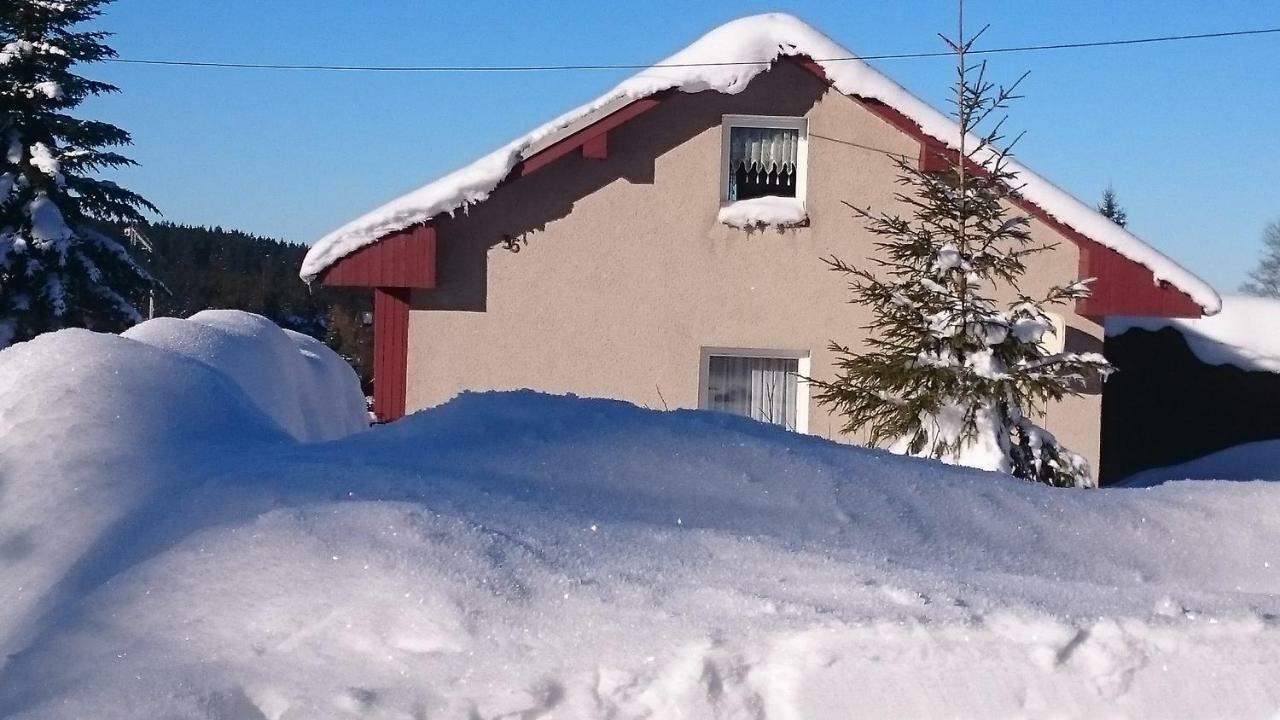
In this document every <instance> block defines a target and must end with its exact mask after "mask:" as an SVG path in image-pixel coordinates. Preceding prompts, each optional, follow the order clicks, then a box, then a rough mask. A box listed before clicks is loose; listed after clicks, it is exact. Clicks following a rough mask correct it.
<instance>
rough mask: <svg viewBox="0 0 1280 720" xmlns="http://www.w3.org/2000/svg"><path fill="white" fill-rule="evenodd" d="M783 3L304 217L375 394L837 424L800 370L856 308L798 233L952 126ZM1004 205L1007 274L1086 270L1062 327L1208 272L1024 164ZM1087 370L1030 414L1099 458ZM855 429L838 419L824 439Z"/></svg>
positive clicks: (1144, 311)
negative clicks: (493, 393) (1018, 190)
mask: <svg viewBox="0 0 1280 720" xmlns="http://www.w3.org/2000/svg"><path fill="white" fill-rule="evenodd" d="M852 56H853V53H852V52H850V51H849V50H847V49H845V48H843V47H840V46H839V45H838V44H836V43H835V42H833V41H832V40H830V39H829V38H827V37H826V36H824V35H823V34H821V33H820V32H818V31H817V30H815V29H814V28H812V27H810V26H808V25H806V24H805V23H803V22H801V21H800V20H797V19H796V18H793V17H791V16H787V15H780V14H771V15H761V16H756V17H749V18H744V19H741V20H737V21H734V22H730V23H728V24H726V25H723V26H721V27H719V28H716V29H715V30H713V31H711V32H710V33H708V34H707V35H705V36H704V37H702V38H701V39H699V40H698V41H696V42H695V43H693V44H692V45H690V46H689V47H687V48H685V49H684V50H682V51H680V52H679V53H677V54H675V55H674V56H672V57H670V58H668V59H667V60H665V61H663V62H661V63H658V64H657V65H655V66H654V67H652V68H650V69H648V70H645V71H643V72H640V73H639V74H637V75H635V76H634V77H632V78H630V79H628V80H626V81H624V82H623V83H621V84H620V85H618V86H617V87H615V88H614V89H612V90H610V91H609V92H607V93H605V94H604V95H603V96H601V97H600V98H599V99H597V100H595V101H593V102H591V103H588V104H587V105H584V106H582V107H579V108H576V109H574V110H572V111H570V112H568V113H566V114H565V115H563V116H561V117H559V118H557V119H555V120H553V121H551V122H549V123H547V124H545V125H543V126H541V127H539V128H536V129H535V130H533V131H532V132H530V133H529V134H527V135H525V136H524V137H521V138H519V139H517V140H515V141H514V142H512V143H510V144H508V145H506V146H504V147H502V148H499V149H498V150H497V151H495V152H493V153H492V154H490V155H488V156H485V157H482V158H480V159H479V160H477V161H476V162H474V163H473V164H471V165H468V166H466V167H464V168H462V169H460V170H458V171H456V172H454V173H452V174H449V175H446V176H445V177H442V178H440V179H438V180H436V181H435V182H432V183H430V184H428V185H426V186H424V187H422V188H420V189H419V190H416V191H414V192H412V193H410V194H408V195H406V196H404V197H401V198H398V199H396V200H393V201H391V202H390V203H388V204H386V205H385V206H383V207H381V208H378V209H376V210H374V211H373V212H371V213H369V214H367V215H365V216H364V217H361V218H358V219H356V220H354V221H352V222H350V223H348V224H347V225H345V226H343V227H341V228H339V229H337V230H335V231H334V232H332V233H331V234H329V235H328V236H326V237H324V238H323V239H321V240H320V241H319V242H317V243H316V244H315V246H314V247H313V248H312V249H311V251H310V253H309V254H308V255H307V258H306V261H305V263H304V265H303V267H302V272H301V275H302V277H303V278H304V279H305V280H307V281H309V282H320V283H323V284H326V285H336V286H363V287H370V288H373V290H374V293H375V316H376V319H375V331H376V340H375V345H376V348H375V378H376V380H375V385H376V387H375V409H376V412H377V414H378V415H379V416H380V417H381V418H383V419H393V418H396V417H399V416H401V415H402V414H404V413H405V411H406V410H414V409H418V408H423V407H429V406H434V405H436V404H439V403H441V402H444V401H445V400H447V399H449V398H450V397H452V396H453V395H455V394H456V393H458V392H459V391H462V390H466V389H478V388H524V387H529V388H534V389H540V390H546V391H552V392H571V393H577V394H581V395H589V396H604V397H614V398H621V399H624V400H629V401H631V402H634V403H637V404H641V405H647V406H649V407H656V408H677V407H688V408H695V407H698V408H707V409H714V410H722V411H728V412H735V413H740V414H744V415H751V416H754V417H756V418H758V419H762V420H766V421H770V422H776V423H779V424H784V425H787V426H788V427H791V428H794V429H796V430H799V431H803V432H809V433H814V434H819V435H823V436H829V437H839V436H840V432H839V428H840V426H841V422H840V419H839V418H838V417H832V416H831V415H830V414H829V413H828V412H827V411H826V410H825V409H824V408H823V407H821V406H818V405H817V404H816V403H815V402H813V400H812V399H811V398H810V394H809V392H808V389H807V387H806V385H805V383H804V382H802V381H801V380H799V378H800V377H804V376H809V377H817V378H825V377H829V376H830V375H831V373H832V367H831V362H832V355H831V353H830V352H829V351H828V349H827V346H828V343H829V342H830V341H831V340H833V339H834V340H838V341H840V342H842V343H846V344H851V345H853V346H855V347H856V346H857V344H858V342H859V338H860V336H863V335H865V331H864V330H863V329H862V328H863V326H865V325H866V322H867V320H868V317H869V313H868V311H867V309H866V308H863V307H858V306H854V305H850V304H848V303H847V295H846V291H845V287H844V283H843V281H842V280H841V279H840V278H839V277H837V276H835V275H834V274H832V273H829V272H827V270H826V266H825V265H824V264H823V263H822V262H821V260H820V258H822V257H824V256H830V255H833V254H834V255H838V256H840V257H841V258H843V259H846V260H849V261H854V262H856V261H858V260H860V259H863V258H866V257H867V256H869V255H871V254H872V253H874V252H875V250H874V247H873V245H872V236H871V235H870V234H869V233H867V232H866V231H865V229H864V225H863V221H862V220H860V219H859V218H857V217H855V216H854V215H853V213H852V212H850V210H849V208H848V207H847V206H846V205H845V203H846V202H847V203H851V204H854V205H857V206H861V207H871V208H874V209H890V208H891V207H892V206H893V205H894V203H895V202H896V201H895V199H894V193H895V191H896V190H897V189H898V187H897V186H896V185H895V179H896V175H897V170H896V168H895V167H894V165H893V158H894V156H906V157H908V158H911V159H913V160H916V161H918V162H920V163H923V164H925V165H926V166H932V167H938V168H939V169H940V170H941V169H944V168H945V167H947V165H948V153H950V152H952V150H951V148H953V147H954V146H955V145H956V144H957V142H956V141H957V134H958V130H957V126H956V124H955V123H954V122H953V121H952V120H951V119H950V118H948V117H947V116H945V115H944V114H942V113H940V112H939V111H937V110H935V109H934V108H932V107H930V106H928V105H927V104H925V103H924V102H923V101H921V100H919V99H917V98H916V97H914V96H912V95H911V94H909V93H908V92H906V91H905V90H904V89H902V88H901V87H900V86H898V85H897V84H895V83H894V82H893V81H892V80H890V79H888V78H887V77H885V76H884V75H882V74H881V73H879V72H878V71H877V70H875V69H873V68H872V67H870V66H869V65H867V64H865V63H864V62H862V61H860V60H857V59H853V58H852ZM1020 170H1021V172H1020V180H1021V181H1022V182H1024V183H1025V187H1024V189H1023V191H1022V200H1021V202H1020V203H1019V204H1020V206H1021V209H1022V211H1023V212H1025V213H1026V214H1028V215H1030V216H1031V217H1032V218H1033V224H1032V233H1033V237H1034V238H1035V239H1037V240H1041V241H1049V242H1055V243H1057V244H1058V248H1057V249H1056V250H1055V251H1054V252H1053V253H1048V254H1045V255H1042V256H1040V257H1038V258H1037V259H1036V260H1035V261H1034V262H1033V264H1032V267H1031V268H1030V271H1029V273H1028V275H1027V277H1026V281H1027V287H1025V289H1026V290H1028V291H1032V292H1034V291H1036V290H1038V289H1043V288H1044V287H1047V286H1048V285H1049V284H1051V283H1063V282H1066V281H1069V280H1072V279H1075V278H1077V277H1082V276H1083V277H1096V278H1097V280H1096V282H1095V283H1094V285H1093V288H1094V294H1093V296H1092V297H1091V298H1089V299H1088V300H1086V301H1083V302H1080V303H1079V304H1078V305H1077V306H1076V307H1074V308H1067V309H1064V310H1063V313H1062V315H1063V317H1062V318H1061V321H1062V327H1063V332H1062V333H1061V334H1060V335H1059V342H1061V343H1063V344H1064V346H1065V347H1066V348H1069V349H1081V350H1087V349H1100V348H1101V347H1102V341H1103V329H1102V322H1103V320H1104V318H1106V317H1107V316H1112V315H1146V316H1167V317H1199V316H1200V315H1202V314H1212V313H1214V312H1216V311H1217V309H1218V303H1219V299H1218V296H1217V295H1216V294H1215V293H1214V291H1213V290H1212V289H1211V288H1210V287H1209V286H1207V285H1206V284H1205V283H1204V282H1202V281H1201V280H1199V279H1198V278H1196V277H1195V276H1194V275H1192V274H1191V273H1189V272H1188V271H1186V270H1184V269H1183V268H1181V267H1179V266H1178V265H1177V264H1176V263H1174V262H1172V261H1171V260H1169V259H1168V258H1166V257H1165V256H1163V255H1162V254H1160V253H1159V252H1158V251H1157V250H1155V249H1154V248H1152V247H1151V246H1149V245H1147V244H1145V243H1144V242H1143V241H1141V240H1139V239H1138V238H1136V237H1134V236H1133V235H1131V234H1129V233H1128V232H1126V231H1125V230H1124V229H1122V228H1120V227H1117V226H1116V225H1114V224H1113V223H1111V222H1110V221H1109V220H1107V219H1106V218H1104V217H1102V216H1100V215H1098V214H1097V213H1096V212H1094V210H1093V209H1092V208H1090V207H1089V206H1087V205H1085V204H1083V203H1081V202H1080V201H1078V200H1076V199H1075V198H1073V197H1071V196H1070V195H1068V194H1067V193H1065V192H1063V191H1062V190H1060V189H1058V188H1056V187H1055V186H1053V185H1052V184H1051V183H1049V182H1048V181H1046V180H1044V179H1043V178H1041V177H1039V176H1038V175H1036V174H1035V173H1033V172H1031V171H1030V170H1027V169H1025V168H1021V169H1020ZM1100 406H1101V398H1100V397H1099V395H1098V391H1097V389H1096V388H1094V389H1091V390H1090V394H1087V395H1086V396H1085V397H1082V398H1070V399H1068V400H1066V401H1064V402H1062V403H1060V404H1059V405H1057V406H1055V407H1051V408H1048V410H1047V417H1046V418H1045V423H1046V425H1047V427H1048V429H1050V430H1051V431H1053V432H1055V433H1057V434H1058V435H1060V436H1061V437H1062V438H1063V440H1064V441H1066V442H1067V443H1068V444H1069V445H1070V446H1071V447H1073V448H1074V449H1076V450H1078V451H1080V452H1081V453H1082V454H1084V455H1085V456H1086V457H1088V458H1090V459H1091V460H1093V461H1096V459H1097V457H1098V447H1099V427H1100V417H1099V416H1100ZM846 439H848V440H853V441H856V440H857V439H858V438H846Z"/></svg>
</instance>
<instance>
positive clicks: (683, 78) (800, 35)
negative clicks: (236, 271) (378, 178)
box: [300, 13, 1219, 314]
mask: <svg viewBox="0 0 1280 720" xmlns="http://www.w3.org/2000/svg"><path fill="white" fill-rule="evenodd" d="M853 55H854V54H853V52H852V51H850V50H848V49H846V48H844V47H842V46H840V45H839V44H838V43H836V42H835V41H833V40H832V39H831V38H829V37H827V36H826V35H824V34H822V33H821V32H819V31H818V30H816V29H814V28H813V27H811V26H809V25H807V24H806V23H804V22H803V21H801V20H799V19H798V18H795V17H793V16H791V15H786V14H783V13H768V14H764V15H754V16H751V17H745V18H741V19H739V20H734V21H732V22H729V23H726V24H724V25H721V26H720V27H718V28H716V29H714V30H712V31H711V32H709V33H707V34H706V35H704V36H702V37H701V38H699V39H698V40H697V41H695V42H694V43H693V44H692V45H689V46H688V47H686V48H685V49H683V50H681V51H680V52H677V53H676V54H675V55H672V56H671V57H669V58H667V59H666V60H663V61H661V62H659V63H658V64H656V65H654V66H653V67H650V68H648V69H646V70H642V71H641V72H639V73H637V74H636V75H634V76H632V77H630V78H628V79H627V80H624V81H623V82H622V83H620V84H619V85H618V86H617V87H615V88H613V89H612V90H610V91H609V92H607V93H605V94H604V95H601V96H600V97H599V98H597V99H595V100H593V101H591V102H589V103H587V104H585V105H582V106H580V107H577V108H575V109H573V110H570V111H569V112H567V113H565V114H563V115H561V116H560V117H558V118H556V119H554V120H552V121H551V122H549V123H546V124H544V125H542V126H540V127H538V128H536V129H534V130H533V131H532V132H530V133H528V134H526V135H524V136H523V137H520V138H517V139H516V140H513V141H512V142H510V143H507V144H506V145H504V146H502V147H501V148H499V149H497V150H495V151H494V152H492V153H490V154H488V155H486V156H484V157H482V158H480V159H479V160H477V161H475V162H474V163H471V164H470V165H467V166H465V167H463V168H460V169H458V170H455V171H454V172H452V173H449V174H448V175H445V176H444V177H442V178H440V179H438V180H436V181H434V182H431V183H429V184H427V185H424V186H423V187H421V188H419V189H417V190H415V191H413V192H411V193H409V194H407V195H404V196H402V197H399V198H396V199H395V200H392V201H391V202H389V203H387V204H385V205H383V206H382V207H380V208H377V209H376V210H373V211H372V212H369V213H367V214H365V215H362V216H361V217H359V218H356V219H355V220H352V221H351V222H349V223H347V224H346V225H343V226H342V227H340V228H338V229H337V230H334V231H333V232H331V233H329V234H328V235H326V236H324V237H323V238H321V239H320V240H319V241H317V242H316V243H315V245H313V246H312V248H311V250H310V252H308V253H307V256H306V259H305V260H303V263H302V271H301V273H300V274H301V276H302V278H303V279H304V280H306V281H308V282H310V281H312V280H314V279H316V277H318V276H319V275H320V273H321V272H323V271H324V270H325V269H326V268H328V267H329V266H330V265H332V264H333V263H335V262H337V261H338V260H340V259H342V258H343V257H346V256H347V255H350V254H351V253H353V252H355V251H356V250H359V249H360V248H362V247H365V246H366V245H371V244H373V243H375V242H377V241H378V240H379V239H380V238H382V237H384V236H386V235H387V234H389V233H392V232H396V231H398V230H403V229H405V228H408V227H410V226H413V225H416V224H419V223H422V222H426V221H427V220H430V219H431V218H433V217H435V216H436V215H439V214H441V213H453V212H455V211H457V210H459V209H461V208H463V207H465V206H467V205H471V204H474V203H478V202H481V201H483V200H485V199H486V198H488V197H489V194H490V193H491V192H492V191H493V190H494V188H496V187H497V186H498V184H499V183H501V182H502V180H503V179H505V178H506V177H507V175H508V174H509V173H510V172H511V170H512V169H513V168H514V167H515V166H516V164H517V163H519V162H520V161H521V160H522V159H524V158H527V157H530V156H532V155H533V154H534V153H536V152H537V151H538V150H539V149H541V148H543V147H546V146H547V145H548V144H550V143H551V142H554V141H555V140H556V139H559V138H560V137H563V136H564V134H566V131H572V130H576V129H578V128H580V127H582V126H583V125H584V124H585V122H584V121H589V120H591V119H593V118H595V117H597V116H600V115H603V114H606V113H607V112H611V111H612V110H614V109H617V108H619V107H622V106H623V105H625V104H627V103H628V102H631V101H634V100H639V99H641V98H645V97H649V96H651V95H654V94H656V93H659V92H663V91H666V90H678V91H680V92H687V93H696V92H702V91H706V90H714V91H716V92H721V93H725V94H735V93H739V92H742V90H744V89H745V88H746V87H747V85H748V83H750V82H751V80H752V79H754V78H755V77H756V76H757V75H759V74H760V73H762V72H764V71H765V70H767V69H768V68H769V67H770V64H771V63H773V62H774V61H775V60H777V59H779V58H782V57H796V56H805V57H808V58H810V59H812V60H813V61H815V62H816V63H817V64H818V65H819V66H820V67H821V68H822V69H823V71H824V72H825V73H826V75H827V78H828V79H829V80H830V81H831V84H832V86H833V87H835V89H836V90H838V91H839V92H841V93H844V94H846V95H856V96H858V97H862V98H867V99H872V100H878V101H880V102H883V103H885V104H886V105H889V106H890V107H892V108H894V109H895V110H897V111H898V112H900V113H902V114H903V115H905V116H907V117H908V118H910V119H911V120H913V121H915V122H916V123H918V124H919V125H920V128H921V130H923V132H924V133H925V134H927V135H929V136H932V137H934V138H936V139H937V140H939V141H941V142H943V143H945V144H947V145H949V146H951V147H957V146H958V145H959V142H958V141H959V135H960V130H959V126H958V125H957V123H956V122H955V120H953V119H952V118H950V117H948V116H947V115H944V114H943V113H941V112H939V111H937V110H935V109H934V108H933V107H931V106H929V105H928V104H927V103H925V102H924V101H923V100H921V99H919V98H917V97H916V96H914V95H912V94H911V93H909V92H907V91H906V90H905V89H903V88H902V87H901V86H900V85H898V84H897V83H895V82H894V81H892V80H890V79H889V78H888V77H886V76H885V75H883V74H881V73H880V71H878V70H876V69H875V68H873V67H871V66H870V65H868V64H867V63H865V62H863V61H862V60H859V59H857V58H855V57H854V56H853ZM716 63H720V64H716ZM1011 169H1013V170H1014V171H1016V172H1017V173H1018V178H1019V180H1020V181H1021V182H1022V183H1024V187H1023V189H1022V194H1023V196H1024V197H1025V198H1026V199H1027V200H1029V201H1031V202H1033V203H1035V204H1036V205H1038V206H1039V207H1040V208H1041V209H1043V210H1044V211H1045V212H1047V213H1048V214H1050V215H1052V216H1053V217H1054V218H1056V219H1057V220H1059V221H1061V222H1063V223H1065V224H1066V225H1068V226H1070V227H1072V228H1073V229H1075V230H1076V231H1078V232H1080V233H1081V234H1083V235H1084V236H1086V237H1088V238H1090V239H1092V240H1094V241H1096V242H1098V243H1100V244H1102V245H1104V246H1106V247H1109V248H1111V249H1112V250H1115V251H1116V252H1118V253H1120V254H1121V255H1123V256H1124V257H1126V258H1129V259H1130V260H1133V261H1134V262H1137V263H1139V264H1141V265H1143V266H1145V267H1147V268H1148V269H1150V270H1151V271H1152V273H1153V274H1154V276H1155V278H1156V280H1162V281H1165V282H1168V283H1170V284H1171V285H1173V286H1174V287H1176V288H1178V289H1179V290H1181V291H1183V292H1185V293H1186V294H1187V295H1188V296H1190V297H1191V299H1192V300H1194V301H1195V302H1196V304H1198V305H1200V306H1201V307H1202V308H1204V310H1205V312H1206V313H1209V314H1212V313H1215V312H1217V310H1218V308H1219V298H1218V295H1217V293H1216V292H1214V290H1213V288H1211V287H1209V285H1208V284H1206V283H1205V282H1204V281H1203V280H1201V279H1200V278H1198V277H1196V276H1195V275H1193V274H1192V273H1191V272H1189V271H1188V270H1186V269H1185V268H1183V267H1182V266H1180V265H1178V264H1177V263H1176V262H1174V261H1173V260H1171V259H1170V258H1168V257H1166V256H1164V255H1163V254H1161V253H1160V252H1159V251H1157V250H1156V249H1155V248H1153V247H1151V246H1150V245H1147V244H1146V243H1145V242H1143V241H1142V240H1140V239H1138V238H1137V237H1135V236H1134V235H1132V234H1131V233H1129V232H1128V231H1126V230H1125V229H1124V228H1121V227H1119V226H1118V225H1116V224H1115V223H1113V222H1111V221H1110V220H1109V219H1107V218H1106V217H1104V216H1102V215H1100V214H1098V212H1097V211H1096V210H1094V208H1092V207H1090V206H1089V205H1087V204H1085V203H1083V202H1081V201H1079V200H1077V199H1076V198H1074V197H1072V196H1071V195H1070V194H1069V193H1067V192H1065V191H1063V190H1061V189H1060V188H1058V187H1057V186H1055V185H1053V183H1051V182H1049V181H1048V180H1045V179H1044V178H1042V177H1040V176H1039V175H1036V174H1035V173H1033V172H1031V171H1030V170H1028V169H1027V168H1025V167H1023V166H1021V165H1018V164H1016V163H1014V164H1012V165H1011Z"/></svg>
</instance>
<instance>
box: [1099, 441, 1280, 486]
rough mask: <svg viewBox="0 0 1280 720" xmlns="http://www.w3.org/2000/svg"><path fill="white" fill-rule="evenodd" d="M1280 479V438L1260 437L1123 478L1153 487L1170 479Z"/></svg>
mask: <svg viewBox="0 0 1280 720" xmlns="http://www.w3.org/2000/svg"><path fill="white" fill-rule="evenodd" d="M1187 479H1191V480H1280V440H1260V441H1258V442H1252V443H1245V444H1244V445H1237V446H1235V447H1230V448H1227V449H1226V450H1219V451H1218V452H1215V453H1212V454H1209V455H1205V456H1204V457H1200V458H1196V459H1195V460H1189V461H1187V462H1185V463H1182V464H1179V465H1171V466H1169V467H1162V468H1154V469H1152V470H1147V471H1145V472H1141V473H1138V474H1137V475H1134V476H1133V477H1130V478H1128V479H1127V480H1125V481H1124V483H1123V484H1124V485H1125V486H1126V487H1153V486H1155V485H1159V484H1161V483H1165V482H1169V481H1171V480H1187Z"/></svg>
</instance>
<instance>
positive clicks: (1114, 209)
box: [1098, 185, 1129, 227]
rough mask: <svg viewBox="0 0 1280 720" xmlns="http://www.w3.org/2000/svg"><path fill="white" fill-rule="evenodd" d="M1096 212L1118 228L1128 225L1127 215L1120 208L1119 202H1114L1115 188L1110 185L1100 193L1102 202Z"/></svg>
mask: <svg viewBox="0 0 1280 720" xmlns="http://www.w3.org/2000/svg"><path fill="white" fill-rule="evenodd" d="M1098 212H1099V213H1101V214H1102V215H1103V216H1105V217H1107V218H1109V219H1110V220H1111V222H1113V223H1115V224H1117V225H1119V226H1120V227H1124V226H1125V225H1127V224H1129V214H1128V213H1126V212H1125V211H1124V208H1122V207H1120V203H1119V201H1117V200H1116V191H1115V188H1113V187H1111V186H1110V185H1108V186H1107V189H1106V190H1103V191H1102V202H1100V203H1098Z"/></svg>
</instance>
